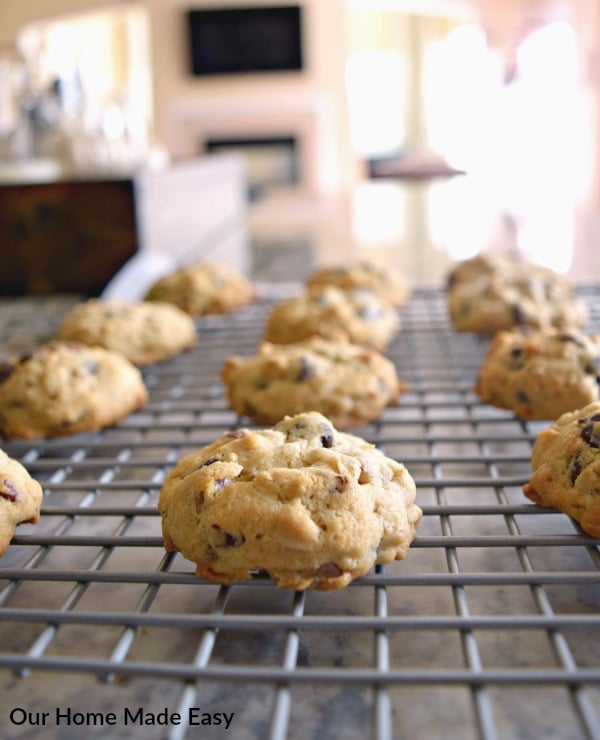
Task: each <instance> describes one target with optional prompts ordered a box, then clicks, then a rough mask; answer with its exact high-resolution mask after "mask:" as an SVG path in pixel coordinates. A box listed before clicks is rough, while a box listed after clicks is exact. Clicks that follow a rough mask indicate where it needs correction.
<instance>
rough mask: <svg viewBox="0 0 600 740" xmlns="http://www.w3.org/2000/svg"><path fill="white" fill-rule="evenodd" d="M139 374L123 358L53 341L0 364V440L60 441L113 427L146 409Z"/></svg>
mask: <svg viewBox="0 0 600 740" xmlns="http://www.w3.org/2000/svg"><path fill="white" fill-rule="evenodd" d="M147 400H148V392H147V390H146V386H145V385H144V381H143V378H142V375H141V373H140V371H139V370H138V368H137V367H135V365H133V364H132V363H131V362H129V360H127V359H126V358H125V357H123V355H122V354H120V353H119V352H112V351H111V350H108V349H103V348H102V347H87V346H86V345H84V344H77V343H74V342H61V341H54V342H48V343H47V344H44V345H42V346H40V347H38V348H37V349H36V350H35V351H34V352H32V353H31V354H29V355H25V356H24V357H20V358H15V359H13V360H11V361H9V362H5V363H2V364H0V436H2V437H4V438H11V437H21V438H25V439H35V438H37V437H59V436H64V435H67V434H74V433H75V432H84V431H95V430H98V429H101V428H103V427H107V426H112V425H113V424H116V423H117V422H118V421H120V420H121V419H123V418H124V417H125V416H127V415H128V414H130V413H131V412H133V411H135V410H136V409H138V408H140V407H141V406H143V405H144V404H145V403H146V401H147Z"/></svg>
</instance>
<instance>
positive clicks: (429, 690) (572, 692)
mask: <svg viewBox="0 0 600 740" xmlns="http://www.w3.org/2000/svg"><path fill="white" fill-rule="evenodd" d="M582 292H583V293H584V294H585V295H587V297H588V298H589V302H590V305H591V307H592V314H593V315H592V321H591V324H590V329H591V330H596V331H597V330H598V327H600V322H599V320H598V319H599V318H600V317H599V315H598V311H597V309H598V300H597V299H598V291H597V290H596V289H593V288H591V287H590V288H587V289H585V290H583V291H582ZM268 307H269V301H268V300H263V301H261V302H259V303H257V304H256V305H254V306H252V307H250V308H248V309H246V310H244V311H241V312H239V313H238V314H236V315H235V316H229V317H207V318H206V319H203V320H201V321H200V322H199V334H200V343H199V346H198V348H197V349H195V350H194V351H192V352H189V353H187V354H184V355H181V356H180V357H178V358H175V359H173V360H172V361H170V362H167V363H163V364H160V365H156V366H153V367H150V368H148V369H147V370H146V371H145V377H146V381H147V384H148V387H149V390H150V402H149V404H148V406H147V407H146V408H145V409H143V410H142V411H140V412H139V413H136V414H134V415H132V416H131V417H129V418H128V419H127V420H125V421H124V422H123V423H121V424H120V425H119V426H117V427H115V428H112V429H107V430H104V431H102V432H101V433H95V434H81V435H77V436H74V437H70V438H69V437H68V438H64V439H58V440H49V441H36V442H21V441H12V442H10V443H5V445H4V448H5V449H6V451H7V452H8V453H9V454H11V455H12V456H13V457H17V458H18V459H20V460H21V461H22V462H23V463H24V464H25V465H26V466H27V467H28V469H29V470H30V472H31V473H32V474H33V475H34V476H35V477H37V478H38V480H40V481H41V482H42V484H43V486H44V489H45V500H44V506H43V513H42V517H41V520H40V522H39V524H38V525H36V526H35V527H34V526H30V525H26V526H22V527H20V528H19V529H18V530H17V535H16V536H15V538H14V540H13V543H12V545H11V547H10V548H9V550H8V551H7V553H6V555H5V556H4V557H3V558H2V561H0V728H1V736H2V737H3V738H17V737H36V738H39V737H49V738H50V737H52V738H53V737H56V738H72V737H76V736H77V737H79V736H81V731H82V728H83V729H84V730H85V734H86V736H91V737H106V738H118V737H143V738H169V740H175V739H177V738H184V737H185V738H196V737H197V738H199V737H202V738H222V737H235V738H236V739H237V738H241V739H245V738H248V739H249V740H250V739H252V740H253V739H254V738H261V739H262V738H267V737H269V738H273V739H277V740H279V739H283V738H303V739H304V738H317V737H318V738H320V739H322V740H327V738H335V739H337V738H341V737H343V738H345V739H346V740H347V739H350V740H352V739H353V738H357V739H358V738H360V739H361V740H363V739H364V738H377V739H378V740H387V739H389V738H404V737H418V738H434V737H442V736H443V737H445V738H460V739H461V740H469V739H471V738H486V739H488V740H489V739H491V738H540V737H544V738H560V740H565V739H566V738H598V737H600V552H599V548H598V542H597V541H594V540H592V539H591V538H589V537H588V536H586V535H585V534H583V533H582V532H581V530H580V529H579V528H578V527H577V525H576V524H575V523H574V522H573V521H572V520H570V519H569V518H568V517H566V516H565V515H563V514H560V513H558V512H555V511H550V510H544V509H541V508H537V507H535V506H534V505H533V504H531V503H530V502H528V501H527V500H526V499H525V498H524V496H523V494H522V491H521V486H522V484H523V483H524V482H525V481H526V480H527V479H528V476H529V471H530V467H529V465H530V454H531V447H532V444H533V441H534V439H535V435H536V432H537V431H538V430H539V428H541V427H542V426H545V425H544V424H542V425H540V424H539V423H526V422H522V421H519V420H517V419H516V418H515V417H514V416H513V415H512V414H511V413H510V412H506V411H502V410H498V409H493V408H491V407H488V406H486V405H484V404H482V403H481V402H480V401H479V400H478V398H477V397H476V396H474V394H473V392H472V385H473V380H474V377H475V374H476V372H477V369H478V367H479V365H480V363H481V360H482V357H483V353H484V350H485V346H486V344H485V342H484V341H483V340H481V339H478V338H476V337H474V336H472V335H468V334H458V333H455V332H453V331H452V330H451V328H450V327H449V324H448V320H447V314H446V305H445V299H444V296H443V294H442V293H439V292H436V291H433V290H432V291H428V290H423V291H417V292H415V294H414V296H413V297H412V299H411V301H410V303H409V304H408V305H407V306H406V307H405V308H403V309H402V312H401V313H402V321H403V330H402V332H401V333H400V334H399V335H398V336H397V338H396V339H395V340H394V342H393V344H392V345H391V347H390V348H389V351H388V354H389V356H390V357H391V358H392V359H393V360H394V361H395V363H396V366H397V368H398V373H399V375H400V377H401V378H403V379H404V380H406V381H407V382H408V383H409V384H410V390H409V392H408V393H406V395H404V396H403V397H402V401H401V403H400V405H399V406H397V407H395V408H390V409H387V410H386V411H385V412H384V413H383V415H382V416H381V418H380V420H379V421H378V422H377V423H374V424H369V425H366V426H364V427H361V428H360V429H356V430H353V431H355V432H356V433H357V434H360V435H361V436H363V437H365V438H366V439H368V440H369V441H372V442H373V443H375V444H377V445H378V446H379V447H380V448H381V449H383V451H384V452H385V453H386V454H387V455H389V456H391V457H394V458H396V459H398V460H401V461H403V462H404V463H405V464H406V465H407V467H408V469H409V471H410V472H411V474H412V475H413V477H414V478H415V480H416V482H417V486H418V499H417V500H418V502H419V504H420V505H421V507H422V509H423V511H424V517H423V520H422V521H421V524H420V526H419V530H418V535H417V539H416V540H415V542H414V544H413V545H412V547H411V549H410V552H409V554H408V557H407V559H406V560H404V561H401V562H396V563H394V564H392V565H389V566H386V567H377V568H376V570H375V571H373V572H372V573H370V574H368V575H367V576H365V577H363V578H361V579H359V580H357V581H355V582H354V583H352V584H351V585H350V586H348V587H347V588H345V589H342V590H339V591H331V592H316V591H309V592H304V593H295V592H293V591H285V590H281V589H278V588H276V587H275V586H274V585H273V584H272V583H271V582H270V581H268V580H266V579H263V578H259V577H257V578H255V579H254V580H252V581H249V582H245V583H240V584H236V585H234V586H231V587H220V586H217V585H214V584H210V583H208V582H205V581H202V580H199V579H197V578H195V577H194V576H193V566H192V565H191V564H190V563H188V562H187V561H185V560H184V559H183V558H182V557H181V556H180V555H178V554H168V553H166V552H165V551H164V549H163V546H162V539H161V536H160V520H159V517H158V515H157V511H156V503H157V497H158V492H159V489H160V486H161V482H162V481H163V479H164V476H165V474H166V473H167V472H168V471H169V470H170V469H171V467H172V466H173V465H174V463H175V462H176V460H177V459H178V458H179V457H181V456H182V455H184V454H187V453H189V452H191V451H193V450H195V449H197V448H198V447H200V446H202V445H204V444H207V443H209V442H211V441H212V440H213V439H214V438H215V437H217V436H218V435H220V434H222V433H223V432H225V431H227V430H230V429H231V428H234V427H236V426H240V425H249V424H248V421H247V420H244V419H242V420H240V419H238V418H237V417H236V415H235V414H234V413H233V412H231V411H230V410H229V408H228V407H227V404H226V401H225V398H224V394H223V389H222V387H221V385H220V382H219V369H220V367H221V364H222V362H223V361H224V360H225V358H226V357H227V356H229V355H230V354H232V353H236V354H251V353H253V352H254V351H255V349H256V347H257V345H258V343H259V341H260V338H261V333H262V328H263V322H264V318H265V313H266V311H267V309H268ZM64 310H65V304H64V303H63V302H61V300H59V299H56V300H46V301H45V302H44V301H38V302H35V301H12V302H5V303H4V304H2V306H1V310H0V314H1V317H2V320H1V324H2V333H3V337H4V340H5V346H6V345H8V346H9V347H11V348H12V349H14V347H15V345H18V344H19V343H23V342H24V341H25V339H27V340H28V341H31V340H32V338H33V339H35V340H36V341H37V340H39V339H41V338H44V335H45V334H46V333H51V331H52V329H53V327H55V326H56V324H57V322H58V319H59V317H60V315H61V313H62V312H64Z"/></svg>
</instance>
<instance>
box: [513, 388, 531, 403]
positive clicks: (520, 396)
mask: <svg viewBox="0 0 600 740" xmlns="http://www.w3.org/2000/svg"><path fill="white" fill-rule="evenodd" d="M515 396H516V398H517V401H519V402H520V403H531V399H530V398H529V396H528V395H527V393H525V391H521V390H519V391H515Z"/></svg>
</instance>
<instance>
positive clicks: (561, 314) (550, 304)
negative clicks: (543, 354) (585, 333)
mask: <svg viewBox="0 0 600 740" xmlns="http://www.w3.org/2000/svg"><path fill="white" fill-rule="evenodd" d="M488 268H489V269H488ZM457 269H458V268H457ZM458 274H459V278H458V279H457V278H456V274H455V277H454V280H453V281H452V282H451V286H450V288H449V290H448V294H447V300H448V310H449V314H450V320H451V322H452V325H453V327H454V328H455V329H456V330H457V331H469V332H476V333H480V334H494V333H495V332H496V331H500V330H502V329H511V328H512V327H515V326H535V327H539V328H547V327H558V328H567V327H581V326H583V325H584V324H585V323H586V321H587V319H588V311H587V304H586V303H585V301H583V299H581V298H578V297H577V296H576V295H575V294H574V292H573V288H572V285H571V283H570V282H569V280H568V279H567V278H566V277H565V276H564V275H559V274H558V273H556V272H554V271H552V270H549V269H548V268H545V267H542V266H540V265H534V264H530V263H527V262H523V261H508V262H507V261H503V262H502V263H501V265H500V266H499V265H498V264H496V263H495V262H491V261H490V260H488V261H486V260H482V261H481V262H480V263H477V264H474V265H471V267H470V268H469V270H464V271H463V272H462V273H460V272H459V273H458Z"/></svg>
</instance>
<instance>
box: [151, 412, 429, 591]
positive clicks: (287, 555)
mask: <svg viewBox="0 0 600 740" xmlns="http://www.w3.org/2000/svg"><path fill="white" fill-rule="evenodd" d="M414 501H415V483H414V481H413V479H412V477H411V476H410V474H409V473H408V471H407V470H406V468H405V467H404V465H402V464H401V463H399V462H396V461H395V460H392V459H391V458H388V457H386V456H385V455H384V454H383V452H381V450H379V449H377V448H376V447H374V446H373V445H371V444H369V443H367V442H366V441H365V440H363V439H361V438H360V437H356V436H353V435H350V434H347V433H345V432H339V431H337V430H336V429H335V428H334V427H333V425H332V424H331V422H330V421H329V420H328V419H327V418H325V417H324V416H323V415H322V414H319V413H317V412H311V413H304V414H298V415H296V416H292V417H286V418H285V419H283V420H282V421H280V422H279V423H278V424H277V425H276V426H274V427H272V428H269V429H262V430H250V429H238V430H236V431H232V432H229V433H227V434H224V435H223V436H222V437H220V438H219V439H217V440H216V441H214V442H213V443H212V444H209V445H208V446H207V447H204V448H202V449H200V450H198V451H197V452H194V453H192V454H190V455H188V456H186V457H184V458H182V459H181V460H180V461H179V462H178V463H177V465H176V466H175V468H174V469H173V470H172V471H171V472H170V473H169V475H168V476H167V478H166V479H165V482H164V485H163V486H162V488H161V491H160V498H159V503H158V508H159V511H160V514H161V516H162V528H163V536H164V544H165V547H166V549H167V550H169V551H179V552H181V553H182V555H184V557H186V558H187V559H188V560H191V561H192V562H194V563H195V564H196V575H198V576H199V577H201V578H207V579H209V580H210V581H214V582H216V583H225V584H230V583H234V582H235V581H238V580H243V579H248V578H251V577H252V574H253V573H256V572H261V573H266V574H268V575H269V576H270V578H271V579H272V580H273V581H274V582H275V583H276V584H277V585H278V586H279V587H281V588H292V589H301V590H302V589H321V590H327V589H335V588H341V587H342V586H346V585H347V584H348V583H350V581H352V580H353V579H355V578H358V577H359V576H362V575H364V574H365V573H367V572H368V571H369V570H370V569H371V568H372V567H373V566H374V565H375V564H376V563H390V562H392V561H393V560H401V559H402V558H404V557H405V555H406V554H407V551H408V548H409V546H410V544H411V543H412V541H413V539H414V537H415V534H416V527H417V524H418V522H419V520H420V518H421V513H422V512H421V510H420V508H419V507H418V506H417V505H416V504H415V503H414Z"/></svg>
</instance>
